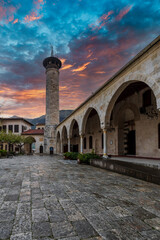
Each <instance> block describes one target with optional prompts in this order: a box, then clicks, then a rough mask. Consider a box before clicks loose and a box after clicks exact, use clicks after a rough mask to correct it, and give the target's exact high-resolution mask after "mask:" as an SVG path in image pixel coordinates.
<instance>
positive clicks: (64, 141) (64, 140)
mask: <svg viewBox="0 0 160 240" xmlns="http://www.w3.org/2000/svg"><path fill="white" fill-rule="evenodd" d="M62 146H63V149H62V150H63V153H65V152H68V137H67V128H66V126H64V127H63V130H62Z"/></svg>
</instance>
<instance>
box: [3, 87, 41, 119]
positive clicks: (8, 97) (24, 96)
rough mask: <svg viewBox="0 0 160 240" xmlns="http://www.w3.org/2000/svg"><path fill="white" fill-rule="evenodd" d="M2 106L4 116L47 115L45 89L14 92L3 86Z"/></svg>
mask: <svg viewBox="0 0 160 240" xmlns="http://www.w3.org/2000/svg"><path fill="white" fill-rule="evenodd" d="M0 105H1V110H2V113H3V114H6V113H7V114H9V115H11V116H12V115H18V116H23V117H36V116H40V115H42V114H44V113H45V89H31V90H28V89H27V90H14V89H13V88H10V87H9V86H7V85H3V86H1V89H0ZM37 106H38V107H37Z"/></svg>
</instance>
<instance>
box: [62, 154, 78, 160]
mask: <svg viewBox="0 0 160 240" xmlns="http://www.w3.org/2000/svg"><path fill="white" fill-rule="evenodd" d="M63 155H64V157H65V158H66V159H70V160H77V157H78V153H77V152H66V153H64V154H63Z"/></svg>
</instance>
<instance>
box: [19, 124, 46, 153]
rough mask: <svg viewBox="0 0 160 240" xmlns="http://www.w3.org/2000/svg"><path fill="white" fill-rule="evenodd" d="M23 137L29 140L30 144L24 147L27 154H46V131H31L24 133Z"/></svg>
mask: <svg viewBox="0 0 160 240" xmlns="http://www.w3.org/2000/svg"><path fill="white" fill-rule="evenodd" d="M22 136H24V137H25V138H29V142H30V143H26V144H25V145H24V151H25V153H26V154H34V153H35V154H39V153H41V154H42V153H43V152H44V129H29V130H28V131H25V132H23V133H22Z"/></svg>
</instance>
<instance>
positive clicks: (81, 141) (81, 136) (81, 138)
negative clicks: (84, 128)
mask: <svg viewBox="0 0 160 240" xmlns="http://www.w3.org/2000/svg"><path fill="white" fill-rule="evenodd" d="M80 153H83V135H82V134H81V135H80Z"/></svg>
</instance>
